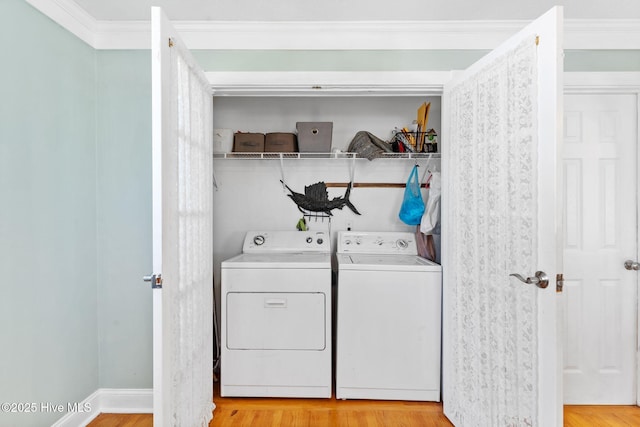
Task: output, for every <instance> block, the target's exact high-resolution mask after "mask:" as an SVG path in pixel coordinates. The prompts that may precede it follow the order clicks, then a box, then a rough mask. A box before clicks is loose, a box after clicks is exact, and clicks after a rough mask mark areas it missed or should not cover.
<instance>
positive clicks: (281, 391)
mask: <svg viewBox="0 0 640 427" xmlns="http://www.w3.org/2000/svg"><path fill="white" fill-rule="evenodd" d="M221 289H222V290H221V294H222V297H221V317H222V321H221V323H222V328H221V329H222V331H221V342H222V345H221V365H220V394H221V395H222V396H252V397H264V396H266V397H331V383H332V376H331V356H332V347H331V245H330V238H329V235H328V234H327V233H325V232H310V231H306V232H301V231H266V232H262V231H258V232H253V231H252V232H248V233H247V235H246V237H245V241H244V246H243V253H242V254H241V255H238V256H235V257H233V258H230V259H228V260H226V261H223V262H222V265H221Z"/></svg>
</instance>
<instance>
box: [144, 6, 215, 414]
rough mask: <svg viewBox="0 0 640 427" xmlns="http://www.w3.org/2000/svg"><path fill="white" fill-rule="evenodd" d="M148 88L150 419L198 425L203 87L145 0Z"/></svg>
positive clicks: (207, 405)
mask: <svg viewBox="0 0 640 427" xmlns="http://www.w3.org/2000/svg"><path fill="white" fill-rule="evenodd" d="M152 91H153V92H152V103H153V107H152V127H153V141H152V153H153V154H152V156H153V270H154V275H155V276H156V277H157V278H156V279H155V280H154V282H155V284H156V287H155V288H154V290H153V340H154V342H153V383H154V384H153V392H154V393H153V418H154V419H153V424H154V426H204V425H208V423H209V420H211V418H212V411H213V408H214V405H213V370H212V360H213V332H212V331H213V327H212V319H213V249H212V248H213V242H212V222H213V218H212V196H213V194H212V192H213V182H212V180H213V170H212V165H213V153H212V145H213V141H212V138H213V129H212V111H211V110H212V95H211V92H210V88H209V84H208V82H207V80H206V78H205V77H204V73H203V72H202V71H201V70H200V69H199V68H198V67H197V65H196V64H195V62H194V61H193V59H192V57H191V55H190V54H189V52H188V50H187V49H186V48H185V47H184V45H183V43H182V42H181V41H180V39H179V37H178V35H177V33H176V31H175V30H174V29H173V27H172V26H171V24H170V23H169V21H168V20H167V18H166V16H165V15H164V14H163V13H162V10H161V9H160V8H155V7H154V8H152ZM158 285H160V286H158Z"/></svg>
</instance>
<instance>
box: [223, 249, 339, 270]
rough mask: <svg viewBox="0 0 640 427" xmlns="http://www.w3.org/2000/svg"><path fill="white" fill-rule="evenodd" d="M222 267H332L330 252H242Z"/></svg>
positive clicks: (224, 262)
mask: <svg viewBox="0 0 640 427" xmlns="http://www.w3.org/2000/svg"><path fill="white" fill-rule="evenodd" d="M221 267H222V268H289V269H293V268H331V255H330V254H328V253H294V254H278V253H263V254H255V253H249V254H240V255H237V256H235V257H233V258H229V259H228V260H226V261H222V264H221Z"/></svg>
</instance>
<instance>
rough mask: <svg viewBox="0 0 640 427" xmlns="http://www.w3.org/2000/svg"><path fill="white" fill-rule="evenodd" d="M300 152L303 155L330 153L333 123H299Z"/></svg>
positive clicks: (297, 126)
mask: <svg viewBox="0 0 640 427" xmlns="http://www.w3.org/2000/svg"><path fill="white" fill-rule="evenodd" d="M296 129H297V130H298V150H299V151H300V152H301V153H328V152H330V151H331V136H332V134H333V122H297V123H296Z"/></svg>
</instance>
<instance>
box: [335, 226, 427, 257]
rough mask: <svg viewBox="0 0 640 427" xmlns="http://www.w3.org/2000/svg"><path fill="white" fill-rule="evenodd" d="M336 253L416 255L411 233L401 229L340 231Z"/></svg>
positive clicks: (416, 251) (413, 237)
mask: <svg viewBox="0 0 640 427" xmlns="http://www.w3.org/2000/svg"><path fill="white" fill-rule="evenodd" d="M338 253H358V254H389V255H393V254H398V255H417V254H418V248H417V246H416V238H415V235H414V234H413V233H408V232H402V231H380V232H372V231H340V232H339V233H338Z"/></svg>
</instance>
